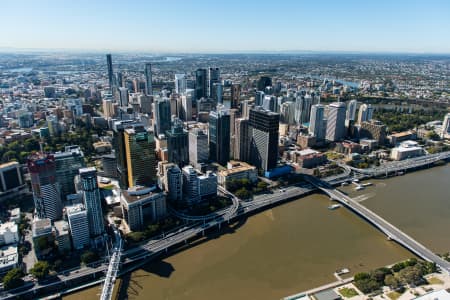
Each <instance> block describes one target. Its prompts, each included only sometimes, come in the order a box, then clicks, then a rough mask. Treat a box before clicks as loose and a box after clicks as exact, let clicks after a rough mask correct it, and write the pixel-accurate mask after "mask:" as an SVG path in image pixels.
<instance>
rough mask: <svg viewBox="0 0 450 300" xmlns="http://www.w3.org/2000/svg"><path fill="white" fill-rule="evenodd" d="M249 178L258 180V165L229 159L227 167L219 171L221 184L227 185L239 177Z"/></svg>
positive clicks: (218, 178) (218, 177) (218, 179)
mask: <svg viewBox="0 0 450 300" xmlns="http://www.w3.org/2000/svg"><path fill="white" fill-rule="evenodd" d="M244 178H245V179H248V180H250V182H252V183H254V182H256V181H258V170H256V167H254V166H252V165H250V164H248V163H245V162H241V161H233V160H232V161H229V162H228V163H227V169H226V170H221V171H219V172H218V173H217V182H218V184H219V185H220V186H222V187H225V188H226V186H227V182H229V181H230V180H237V179H244Z"/></svg>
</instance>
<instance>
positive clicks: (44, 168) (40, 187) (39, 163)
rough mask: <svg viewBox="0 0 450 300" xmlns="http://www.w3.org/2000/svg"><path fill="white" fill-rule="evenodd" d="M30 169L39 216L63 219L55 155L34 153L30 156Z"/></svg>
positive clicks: (35, 205) (35, 204) (41, 217)
mask: <svg viewBox="0 0 450 300" xmlns="http://www.w3.org/2000/svg"><path fill="white" fill-rule="evenodd" d="M28 170H29V172H30V177H31V188H32V191H33V199H34V207H35V209H36V214H37V216H38V218H40V219H43V218H49V219H51V220H52V221H54V220H58V219H61V216H62V202H61V190H60V187H59V183H58V182H57V181H56V163H55V157H54V156H53V155H47V154H43V153H36V154H33V155H31V156H30V157H29V158H28Z"/></svg>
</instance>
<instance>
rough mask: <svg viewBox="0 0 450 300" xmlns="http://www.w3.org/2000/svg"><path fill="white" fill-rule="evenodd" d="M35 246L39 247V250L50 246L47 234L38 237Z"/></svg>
mask: <svg viewBox="0 0 450 300" xmlns="http://www.w3.org/2000/svg"><path fill="white" fill-rule="evenodd" d="M34 246H35V247H36V248H37V250H39V251H42V250H45V249H48V248H49V244H48V238H47V237H46V236H41V237H38V238H37V240H36V242H35V243H34Z"/></svg>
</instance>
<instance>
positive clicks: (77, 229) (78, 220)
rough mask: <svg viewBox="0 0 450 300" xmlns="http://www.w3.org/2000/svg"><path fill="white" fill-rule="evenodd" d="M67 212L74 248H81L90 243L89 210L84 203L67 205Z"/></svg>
mask: <svg viewBox="0 0 450 300" xmlns="http://www.w3.org/2000/svg"><path fill="white" fill-rule="evenodd" d="M66 213H67V219H68V221H69V227H70V235H71V236H72V243H73V248H75V249H76V250H81V249H83V248H84V247H86V246H87V245H89V221H88V217H87V211H86V210H85V208H84V207H83V204H76V205H73V206H68V207H66Z"/></svg>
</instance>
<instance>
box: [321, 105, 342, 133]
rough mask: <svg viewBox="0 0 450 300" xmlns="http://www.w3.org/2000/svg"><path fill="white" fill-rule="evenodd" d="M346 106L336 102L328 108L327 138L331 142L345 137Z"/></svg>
mask: <svg viewBox="0 0 450 300" xmlns="http://www.w3.org/2000/svg"><path fill="white" fill-rule="evenodd" d="M345 115H346V106H345V103H343V102H334V103H331V104H330V105H329V106H328V118H327V131H326V136H325V138H326V139H327V140H328V141H330V142H335V141H339V140H340V139H342V138H344V137H345Z"/></svg>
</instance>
